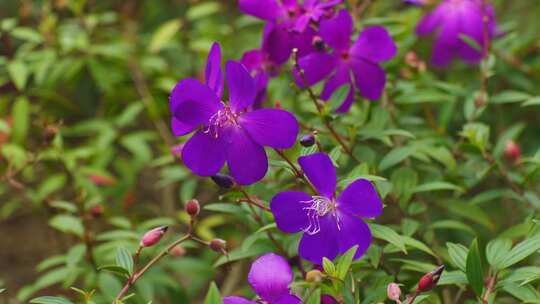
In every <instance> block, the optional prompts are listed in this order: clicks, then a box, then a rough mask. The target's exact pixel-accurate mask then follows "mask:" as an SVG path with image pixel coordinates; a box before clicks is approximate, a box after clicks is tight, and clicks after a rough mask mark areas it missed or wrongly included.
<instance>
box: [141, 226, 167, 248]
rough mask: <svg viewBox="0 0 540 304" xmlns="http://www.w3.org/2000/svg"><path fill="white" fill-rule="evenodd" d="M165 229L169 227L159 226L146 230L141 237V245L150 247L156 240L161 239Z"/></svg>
mask: <svg viewBox="0 0 540 304" xmlns="http://www.w3.org/2000/svg"><path fill="white" fill-rule="evenodd" d="M167 229H169V227H167V226H161V227H157V228H154V229H152V230H150V231H148V232H146V233H145V234H144V235H143V237H142V239H141V244H140V245H141V247H150V246H153V245H155V244H157V242H159V240H161V237H162V236H163V234H165V232H167Z"/></svg>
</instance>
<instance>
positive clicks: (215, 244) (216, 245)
mask: <svg viewBox="0 0 540 304" xmlns="http://www.w3.org/2000/svg"><path fill="white" fill-rule="evenodd" d="M226 244H227V242H225V241H224V240H222V239H213V240H211V241H210V244H209V245H208V246H209V247H210V249H212V250H214V251H215V252H219V253H224V252H225V246H226Z"/></svg>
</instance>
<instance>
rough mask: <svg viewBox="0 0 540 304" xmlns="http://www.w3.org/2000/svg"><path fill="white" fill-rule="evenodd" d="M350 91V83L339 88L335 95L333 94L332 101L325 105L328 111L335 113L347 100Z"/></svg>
mask: <svg viewBox="0 0 540 304" xmlns="http://www.w3.org/2000/svg"><path fill="white" fill-rule="evenodd" d="M350 89H351V85H350V84H348V83H346V84H344V85H342V86H340V87H339V88H337V89H336V90H335V91H334V93H332V96H330V100H328V102H326V103H325V104H324V107H325V108H326V109H327V111H330V112H333V111H335V110H336V109H337V108H338V107H339V106H341V104H342V103H343V101H344V100H345V98H347V95H349V90H350Z"/></svg>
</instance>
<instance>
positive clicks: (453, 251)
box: [446, 242, 468, 272]
mask: <svg viewBox="0 0 540 304" xmlns="http://www.w3.org/2000/svg"><path fill="white" fill-rule="evenodd" d="M446 247H448V255H450V259H451V260H452V263H454V265H455V266H456V267H457V268H459V269H460V270H461V271H463V272H465V267H466V264H465V262H466V260H467V252H468V249H467V247H465V246H463V245H461V244H454V243H450V242H448V243H446Z"/></svg>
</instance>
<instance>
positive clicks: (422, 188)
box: [412, 181, 465, 193]
mask: <svg viewBox="0 0 540 304" xmlns="http://www.w3.org/2000/svg"><path fill="white" fill-rule="evenodd" d="M438 190H454V191H458V192H464V191H465V190H464V189H463V188H461V187H459V186H457V185H454V184H451V183H448V182H440V181H437V182H430V183H425V184H422V185H418V186H416V187H415V188H414V189H413V190H412V191H413V192H414V193H418V192H431V191H438Z"/></svg>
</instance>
